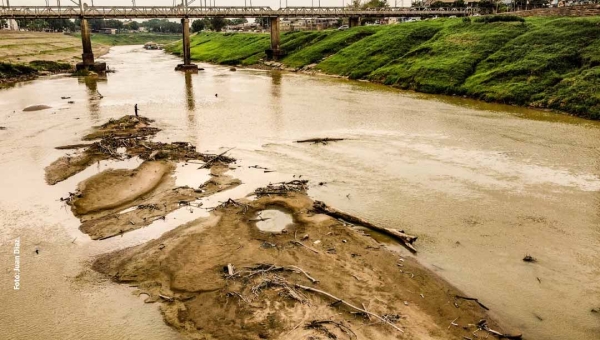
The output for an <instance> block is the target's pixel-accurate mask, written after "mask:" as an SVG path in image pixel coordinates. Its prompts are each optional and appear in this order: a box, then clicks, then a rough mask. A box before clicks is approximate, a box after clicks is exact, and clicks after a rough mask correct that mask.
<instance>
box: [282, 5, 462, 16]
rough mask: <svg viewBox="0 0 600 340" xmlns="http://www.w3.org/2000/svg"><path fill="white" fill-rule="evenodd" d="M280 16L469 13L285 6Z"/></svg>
mask: <svg viewBox="0 0 600 340" xmlns="http://www.w3.org/2000/svg"><path fill="white" fill-rule="evenodd" d="M277 13H279V14H280V15H281V16H290V17H291V16H324V17H328V16H338V17H348V16H361V17H365V16H373V17H393V16H407V15H414V16H434V15H440V16H449V15H465V14H468V13H470V12H469V11H468V10H467V9H460V10H459V9H457V10H455V11H454V10H443V9H441V10H440V9H424V10H415V9H411V8H407V7H388V8H371V9H352V8H349V7H285V8H280V9H279V10H277Z"/></svg>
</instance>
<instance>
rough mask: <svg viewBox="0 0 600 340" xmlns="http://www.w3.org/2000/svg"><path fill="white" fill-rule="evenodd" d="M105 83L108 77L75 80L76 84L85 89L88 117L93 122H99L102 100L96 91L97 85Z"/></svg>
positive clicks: (89, 77)
mask: <svg viewBox="0 0 600 340" xmlns="http://www.w3.org/2000/svg"><path fill="white" fill-rule="evenodd" d="M107 81H108V77H107V76H106V75H103V76H88V77H78V78H77V82H78V83H79V84H84V85H85V87H86V88H87V95H88V109H89V110H90V117H91V118H92V120H93V121H95V122H97V121H98V120H99V115H100V99H102V98H103V96H102V94H101V93H100V91H98V83H106V82H107Z"/></svg>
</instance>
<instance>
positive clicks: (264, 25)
mask: <svg viewBox="0 0 600 340" xmlns="http://www.w3.org/2000/svg"><path fill="white" fill-rule="evenodd" d="M254 22H255V23H257V24H259V25H260V26H261V27H262V28H267V27H269V18H256V19H254Z"/></svg>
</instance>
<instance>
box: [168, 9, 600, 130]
mask: <svg viewBox="0 0 600 340" xmlns="http://www.w3.org/2000/svg"><path fill="white" fill-rule="evenodd" d="M506 20H507V19H506V18H503V21H497V20H494V19H492V20H489V19H488V18H486V17H483V18H478V19H473V20H463V19H460V18H457V19H445V20H444V19H440V20H433V21H421V22H413V23H406V24H400V25H394V26H379V27H357V28H353V29H350V30H346V31H321V32H290V33H284V34H283V35H282V37H281V43H282V44H281V47H282V49H284V50H285V51H286V52H287V55H286V56H285V57H284V58H283V59H282V60H281V62H282V63H283V65H285V66H287V67H292V68H302V67H305V66H307V65H310V64H316V65H311V66H314V68H315V69H317V70H320V71H322V72H324V73H328V74H336V75H343V76H348V77H350V78H353V79H369V80H371V81H375V82H381V83H384V84H387V85H391V86H395V87H399V88H403V89H412V90H416V91H420V92H426V93H440V94H456V95H466V96H469V97H472V98H477V99H482V100H486V101H494V102H501V103H508V104H516V105H531V106H536V107H541V108H550V109H556V110H560V111H564V112H569V113H572V114H575V115H578V116H581V117H585V118H590V119H600V91H598V88H600V17H587V18H527V19H526V20H524V21H523V19H519V18H513V19H510V18H509V19H508V20H510V21H506ZM268 46H269V35H268V34H243V33H242V34H240V33H228V34H227V33H226V34H218V33H200V34H197V35H195V36H193V37H192V58H193V59H195V60H199V61H206V62H212V63H218V64H227V65H235V64H242V65H252V64H256V63H258V62H259V60H260V59H261V58H264V57H265V53H264V51H265V49H267V48H268ZM167 50H169V51H170V52H173V53H175V54H179V53H181V43H174V44H171V45H169V46H168V47H167Z"/></svg>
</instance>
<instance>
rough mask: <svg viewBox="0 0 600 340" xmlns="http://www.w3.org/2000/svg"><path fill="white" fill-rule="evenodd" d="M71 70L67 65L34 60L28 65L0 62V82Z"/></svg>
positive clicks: (69, 65)
mask: <svg viewBox="0 0 600 340" xmlns="http://www.w3.org/2000/svg"><path fill="white" fill-rule="evenodd" d="M72 69H73V67H72V66H71V64H69V63H60V62H55V61H46V60H34V61H32V62H30V63H29V64H13V63H6V62H0V81H2V80H9V79H22V78H30V77H35V76H37V75H38V74H39V72H43V71H44V72H52V73H59V72H69V71H71V70H72Z"/></svg>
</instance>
